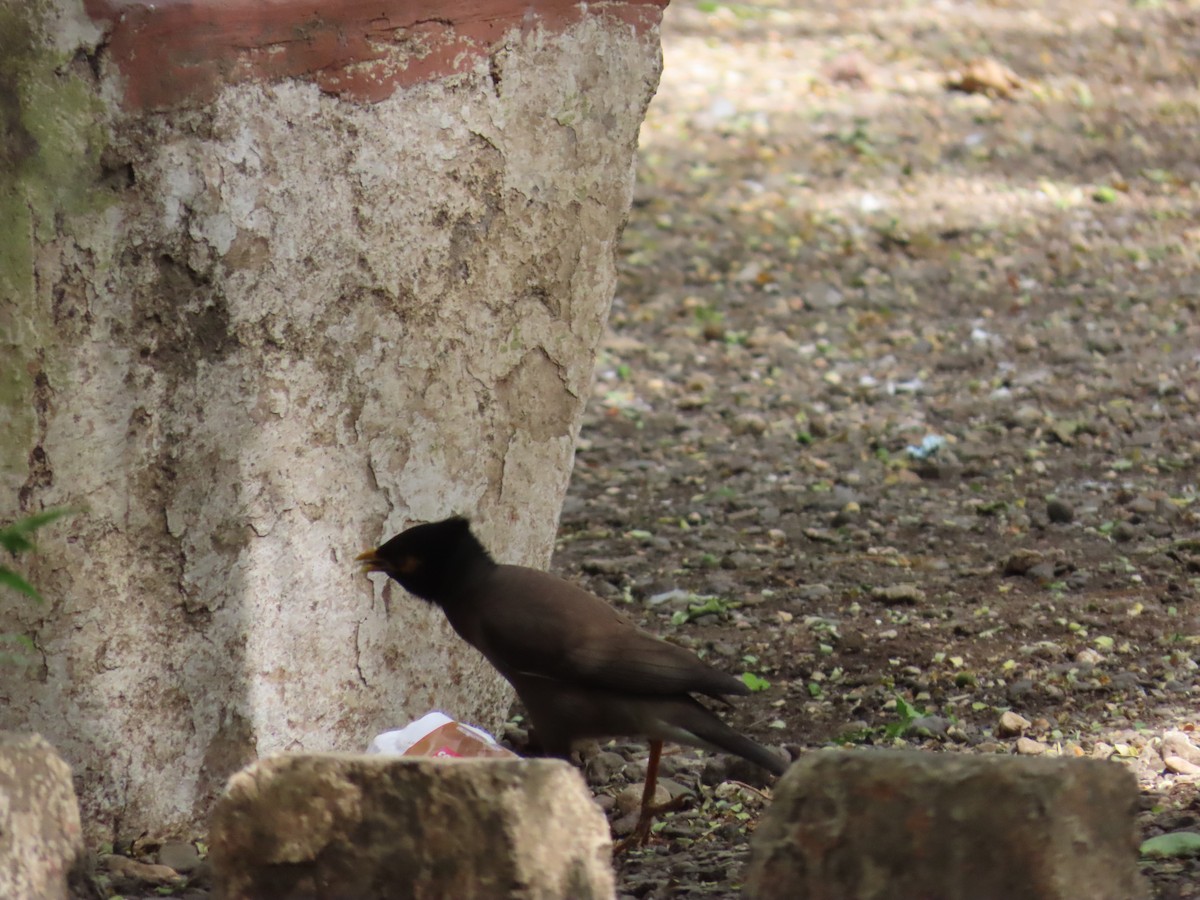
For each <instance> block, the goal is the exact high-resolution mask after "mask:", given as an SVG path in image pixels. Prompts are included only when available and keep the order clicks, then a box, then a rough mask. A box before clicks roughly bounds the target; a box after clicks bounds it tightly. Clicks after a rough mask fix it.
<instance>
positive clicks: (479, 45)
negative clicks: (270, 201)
mask: <svg viewBox="0 0 1200 900" xmlns="http://www.w3.org/2000/svg"><path fill="white" fill-rule="evenodd" d="M666 5H667V0H616V2H602V3H579V2H574V0H533V2H525V3H519V2H517V0H443V2H440V3H430V2H419V0H153V2H151V0H84V6H85V7H86V9H87V11H88V15H90V16H91V17H92V19H93V20H94V21H96V22H98V23H100V24H101V25H102V26H103V27H104V28H105V30H106V32H107V42H106V44H105V50H106V52H107V59H108V60H110V61H111V62H112V63H115V65H116V66H117V68H118V69H119V71H120V73H121V76H122V78H123V79H124V99H125V105H126V106H127V107H129V108H131V109H162V108H169V107H173V106H179V105H186V104H196V103H203V102H205V101H206V100H209V99H211V98H212V97H213V96H214V95H215V94H216V92H217V89H218V88H219V87H220V86H221V85H222V84H231V83H237V82H243V81H265V82H272V81H280V80H284V79H303V80H307V81H311V82H313V83H314V84H316V85H317V86H318V87H320V88H321V90H323V91H326V92H328V93H331V94H337V95H339V96H344V97H347V98H350V99H355V100H359V101H363V102H375V101H378V100H382V99H384V98H385V97H388V96H390V95H391V94H392V93H393V92H394V91H395V90H396V88H398V87H402V86H404V85H410V84H416V83H419V82H422V81H429V80H432V79H436V78H443V77H445V76H447V75H454V74H458V73H462V72H466V71H469V70H470V69H471V67H472V66H474V65H475V63H476V62H477V61H478V60H479V59H481V58H483V57H486V56H487V55H488V54H489V53H490V52H491V50H492V48H493V47H494V46H496V45H497V44H498V43H500V42H501V41H502V40H503V39H504V36H505V35H506V34H507V33H508V32H509V31H511V30H512V29H514V28H520V29H525V30H532V29H535V28H538V27H542V28H545V29H547V30H550V31H561V30H563V29H565V28H567V27H568V26H570V25H572V24H574V23H576V22H578V21H580V20H581V19H582V18H584V17H585V16H598V17H609V18H614V19H617V20H619V21H622V22H625V23H627V24H628V25H630V26H631V27H632V28H634V29H635V30H636V31H638V32H643V31H645V30H646V29H648V28H651V27H653V26H654V25H656V24H657V23H658V22H659V20H660V19H661V17H662V11H663V8H664V7H665V6H666Z"/></svg>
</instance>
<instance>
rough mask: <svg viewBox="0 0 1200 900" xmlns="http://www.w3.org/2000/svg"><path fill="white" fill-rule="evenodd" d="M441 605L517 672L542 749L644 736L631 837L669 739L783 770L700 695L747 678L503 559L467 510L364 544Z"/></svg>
mask: <svg viewBox="0 0 1200 900" xmlns="http://www.w3.org/2000/svg"><path fill="white" fill-rule="evenodd" d="M358 560H359V561H360V562H362V564H363V568H364V570H365V571H367V572H383V573H384V574H386V575H388V576H390V577H391V578H394V579H395V580H396V581H397V582H399V583H400V585H401V587H403V588H404V589H405V590H407V591H408V592H409V593H411V594H415V595H416V596H417V597H420V598H421V599H422V600H426V601H428V602H430V603H434V604H437V605H438V606H440V607H441V608H442V611H443V612H444V613H445V614H446V618H447V619H449V620H450V624H451V625H452V626H453V627H454V630H455V631H457V632H458V633H459V635H460V636H461V637H462V638H463V639H464V640H465V641H467V643H469V644H471V646H473V647H475V649H477V650H479V651H480V652H481V653H482V654H483V655H484V656H485V657H487V659H488V661H489V662H490V663H491V664H492V665H493V666H495V667H496V669H497V670H498V671H499V672H500V674H501V675H503V676H504V677H505V678H506V679H508V681H509V683H510V684H512V686H513V688H514V689H515V690H516V692H517V696H518V697H520V698H521V702H522V703H523V704H524V706H525V709H526V710H527V711H528V713H529V718H530V720H531V722H532V724H533V728H534V731H535V733H536V736H537V739H538V741H539V743H540V744H541V748H542V750H543V752H545V753H546V754H547V755H550V756H557V757H561V758H564V759H565V758H567V757H568V756H569V754H570V752H571V747H572V744H573V743H575V742H576V741H579V740H583V739H586V738H608V737H622V736H623V737H644V738H647V739H649V742H650V761H649V765H648V767H647V770H646V786H645V791H644V793H643V795H642V810H641V814H640V816H639V819H638V824H637V828H636V829H635V831H634V837H633V839H632V842H634V843H640V842H644V841H645V839H646V837H647V836H648V835H649V831H650V824H651V821H652V819H653V814H654V812H655V810H654V809H653V808H652V806H651V803H652V801H653V798H654V791H655V786H656V783H657V777H658V760H659V756H660V754H661V752H662V743H663V741H674V742H676V743H680V744H688V745H691V746H693V747H701V748H703V749H706V750H713V751H720V750H723V751H725V752H727V753H732V754H734V755H736V756H740V757H742V758H743V759H747V760H749V761H750V762H752V763H754V764H755V765H758V766H761V767H762V768H764V769H766V770H767V771H769V772H771V773H773V774H775V775H780V774H782V773H783V771H784V768H785V763H784V760H783V759H781V758H780V757H779V756H777V755H776V754H774V753H772V752H771V751H770V750H768V749H766V748H765V747H763V746H760V745H759V744H756V743H755V742H754V741H752V740H750V739H749V738H748V737H745V736H744V735H742V734H739V733H738V732H736V731H734V730H733V729H732V728H730V727H729V726H728V725H726V724H725V723H724V722H722V721H721V720H720V719H718V718H717V717H716V716H715V715H713V713H711V712H710V711H709V710H708V709H706V708H705V707H704V706H702V705H701V704H700V703H699V702H698V701H697V700H696V699H695V698H694V697H693V695H694V694H703V695H706V696H709V697H714V698H718V699H720V698H722V697H724V696H725V695H727V694H747V693H749V688H748V687H747V686H746V685H745V684H744V683H743V682H742V681H740V680H739V679H737V678H735V677H733V676H732V675H729V674H727V673H725V672H721V671H718V670H717V669H714V668H713V667H712V666H709V665H708V664H707V663H705V662H703V661H701V659H700V658H699V657H698V656H696V654H694V653H692V652H691V651H690V650H686V649H684V648H683V647H680V646H677V645H676V644H670V643H668V642H666V641H664V640H660V639H659V638H656V637H654V636H653V635H651V634H648V633H647V632H645V631H642V630H641V629H640V628H638V627H637V626H635V625H634V624H633V623H632V622H630V621H629V620H628V619H626V618H625V617H624V616H622V615H621V614H620V613H618V612H617V611H616V610H615V609H613V608H612V607H611V606H609V605H608V604H607V603H605V602H604V601H603V600H601V599H600V598H599V597H596V596H594V595H592V594H590V593H588V592H587V591H585V590H583V589H581V588H579V587H576V586H575V585H573V584H571V583H569V582H567V581H564V580H562V579H561V578H558V577H556V576H554V575H550V574H549V573H547V572H540V571H538V570H537V569H530V568H526V567H525V566H510V565H499V564H497V563H496V562H495V561H494V560H493V559H492V557H491V556H490V555H489V554H488V552H487V550H485V549H484V547H483V545H482V544H481V543H480V542H479V541H478V540H477V539H476V537H475V535H474V534H472V533H471V527H470V523H469V522H468V521H467V520H466V519H464V518H460V517H455V518H451V519H446V520H444V521H441V522H432V523H429V524H426V525H416V526H414V527H412V528H409V529H408V530H407V531H403V532H401V533H400V534H398V535H396V536H395V537H394V538H392V539H391V540H390V541H388V542H387V543H386V544H383V545H382V546H381V547H378V548H376V549H375V550H369V551H367V552H366V553H363V554H361V555H360V556H359V557H358Z"/></svg>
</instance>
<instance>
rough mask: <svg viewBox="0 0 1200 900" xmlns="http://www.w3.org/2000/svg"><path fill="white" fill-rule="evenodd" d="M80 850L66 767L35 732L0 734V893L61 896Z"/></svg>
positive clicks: (46, 899)
mask: <svg viewBox="0 0 1200 900" xmlns="http://www.w3.org/2000/svg"><path fill="white" fill-rule="evenodd" d="M82 853H83V832H82V831H81V829H80V826H79V804H78V803H77V802H76V801H75V790H74V788H73V787H72V786H71V768H70V766H68V765H67V764H66V763H65V762H63V761H62V758H61V757H60V756H59V755H58V754H57V753H56V752H55V750H54V748H53V747H51V746H50V744H49V743H48V742H47V741H46V740H45V739H44V738H42V737H41V736H40V735H36V734H16V733H13V732H0V897H6V898H7V897H11V898H14V900H15V898H37V900H58V898H63V900H65V898H66V897H68V896H69V890H70V889H69V885H68V882H69V879H70V876H71V874H72V872H73V871H74V870H75V869H76V866H77V865H78V863H79V861H80V859H81V855H82Z"/></svg>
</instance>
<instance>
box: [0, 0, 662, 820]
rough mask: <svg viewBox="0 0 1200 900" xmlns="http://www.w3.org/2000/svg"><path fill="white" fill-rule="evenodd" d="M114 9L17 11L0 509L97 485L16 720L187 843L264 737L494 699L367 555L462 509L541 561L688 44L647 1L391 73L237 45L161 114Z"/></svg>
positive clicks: (456, 645)
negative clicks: (310, 70) (364, 570)
mask: <svg viewBox="0 0 1200 900" xmlns="http://www.w3.org/2000/svg"><path fill="white" fill-rule="evenodd" d="M123 4H124V5H126V6H132V5H133V4H130V3H128V2H126V0H107V2H100V0H88V4H87V6H88V10H89V11H91V13H92V14H93V15H94V16H96V18H89V16H88V14H87V12H85V10H84V7H83V0H39V2H37V3H25V2H21V0H3V2H0V32H3V33H4V36H3V37H2V38H0V57H4V59H3V60H0V82H2V83H0V93H3V94H6V95H8V96H9V97H10V100H9V101H6V102H5V103H4V104H3V105H0V114H2V115H3V118H4V124H5V125H6V129H5V130H0V135H3V141H4V144H3V145H2V146H0V158H2V159H3V160H4V163H5V164H4V165H3V166H0V170H3V171H0V189H2V190H0V219H2V221H0V246H3V247H4V248H5V249H4V250H0V291H3V295H2V300H3V303H2V305H0V410H2V412H0V416H3V421H4V426H3V429H2V434H0V521H7V520H10V519H11V518H14V517H16V516H17V515H19V514H20V513H21V512H22V511H30V510H36V509H42V508H47V507H52V506H59V505H69V506H73V507H77V508H79V509H80V510H82V512H80V513H79V514H77V515H76V516H74V517H73V518H71V519H68V520H65V521H62V522H59V523H57V524H56V525H55V526H54V527H53V529H52V530H50V531H48V532H47V533H46V534H45V535H44V536H43V538H42V541H41V544H40V552H39V553H38V554H37V556H36V557H35V561H34V562H33V563H32V565H31V567H30V568H29V569H28V570H27V571H26V574H27V575H28V577H29V578H30V579H31V580H32V581H34V582H35V583H36V584H37V585H38V586H39V587H40V588H41V590H42V592H43V593H44V594H45V595H46V597H47V598H48V601H49V602H48V604H47V605H46V606H42V607H39V606H35V605H33V604H31V603H29V602H27V601H25V600H24V599H22V598H17V597H13V596H9V595H7V594H5V595H3V596H0V633H3V632H8V633H20V634H25V635H27V636H29V637H30V638H32V639H33V641H34V642H35V643H36V645H37V648H38V652H37V658H36V659H34V660H33V663H32V665H30V666H29V667H28V669H27V670H26V671H24V672H16V671H14V670H11V669H10V670H7V671H3V672H0V728H18V729H27V730H36V731H39V732H41V733H42V734H43V735H45V736H47V737H48V738H49V739H50V740H51V741H52V742H53V743H54V744H55V745H56V747H57V748H58V749H59V751H60V752H61V753H62V754H63V756H64V757H65V758H66V759H67V760H68V762H70V763H71V765H72V766H73V768H74V771H75V774H76V781H77V788H78V790H79V792H80V800H81V806H82V809H83V814H84V819H85V822H86V823H87V827H88V830H89V834H90V835H91V836H93V838H96V837H99V836H106V837H111V836H119V835H122V834H125V833H127V832H129V831H131V830H132V831H141V830H143V829H149V830H150V831H152V832H156V833H167V832H175V833H188V832H191V831H194V829H195V828H196V827H197V826H198V824H199V823H200V822H201V821H202V818H201V817H202V816H203V815H204V814H205V812H206V811H207V809H208V808H209V807H210V805H211V801H212V799H213V797H214V795H215V793H216V792H217V791H218V790H219V789H220V788H221V787H222V786H223V784H224V780H225V778H226V777H227V776H228V775H229V774H231V773H232V772H233V771H235V770H236V769H237V768H239V767H240V766H241V765H242V764H244V763H246V762H247V761H249V760H251V759H253V758H255V757H257V756H262V755H266V754H268V753H272V752H276V751H286V750H305V751H323V750H333V749H338V750H357V749H361V748H363V747H365V745H366V742H367V741H368V739H369V738H370V736H371V735H372V734H374V733H375V732H377V731H379V730H382V729H384V728H386V727H389V726H395V725H398V724H403V723H404V722H405V721H407V720H408V719H409V718H410V717H413V716H415V715H419V714H421V713H423V712H425V711H426V710H427V709H429V708H433V707H436V708H441V709H444V710H446V711H448V712H450V713H451V714H452V715H456V716H459V717H462V718H464V719H466V720H469V721H474V722H478V723H481V724H483V725H485V726H493V727H494V726H495V725H497V724H498V722H499V721H500V718H501V716H502V714H503V712H504V710H505V709H506V706H507V703H508V700H509V693H508V690H507V687H506V686H505V685H504V684H503V682H502V681H501V680H500V679H499V678H498V677H496V676H495V675H494V674H493V673H492V672H491V671H490V670H489V669H488V667H487V666H486V664H485V663H483V661H482V660H481V659H480V658H479V657H478V656H477V655H476V654H475V653H474V652H473V651H470V650H468V649H466V648H464V646H463V645H462V644H461V643H460V642H459V641H458V640H457V639H456V638H454V637H453V635H452V634H451V633H450V632H449V630H448V628H447V627H446V626H445V624H444V622H443V621H442V616H441V615H440V614H438V613H437V612H436V611H431V610H429V609H426V608H424V607H423V605H422V604H420V603H418V602H416V601H412V600H410V599H409V598H407V597H405V596H403V595H402V594H401V593H400V592H398V591H396V592H394V593H390V594H389V591H390V589H383V590H382V593H381V590H380V589H378V588H375V587H373V586H372V585H371V583H370V582H369V581H368V580H366V579H365V578H363V577H362V576H360V575H359V573H358V572H357V571H356V569H355V566H354V564H353V562H352V560H353V558H354V556H355V554H356V553H357V552H359V551H360V550H362V549H364V548H365V547H367V546H370V545H372V544H373V543H374V542H376V541H378V540H379V539H380V538H382V537H385V536H388V535H390V534H392V533H394V532H395V531H397V530H399V529H401V528H403V527H405V526H406V525H408V524H410V523H412V522H416V521H422V520H432V519H437V518H441V517H444V516H446V515H449V514H451V513H464V514H469V515H471V516H472V517H473V518H474V519H475V520H476V521H477V522H478V525H479V527H478V530H479V532H480V533H481V535H482V536H483V537H484V538H485V540H486V541H487V543H488V544H489V545H490V546H491V547H492V548H493V550H494V551H495V553H496V554H497V555H498V556H499V557H500V558H502V559H505V560H510V561H514V562H523V563H531V564H544V563H545V562H546V561H547V559H548V558H549V554H550V550H551V547H552V542H553V536H554V532H555V527H556V521H557V516H558V512H559V508H560V504H561V501H562V498H563V495H564V492H565V488H566V484H567V479H568V476H569V472H570V466H571V460H572V451H573V442H574V439H575V437H576V433H577V429H578V425H579V420H580V415H581V412H582V406H583V402H584V398H585V396H586V394H587V388H588V385H589V380H590V377H591V370H592V365H593V360H594V353H595V350H596V346H597V343H598V340H599V338H600V335H601V331H602V328H603V323H604V320H605V317H606V315H607V311H608V306H609V303H610V301H611V298H612V294H613V289H614V282H615V275H614V252H615V248H616V242H617V240H618V237H619V233H620V230H621V227H622V225H623V223H624V219H625V216H626V215H627V211H628V208H629V203H630V197H631V190H632V175H633V162H634V153H635V147H636V139H637V130H638V126H639V125H640V122H641V119H642V115H643V113H644V111H645V106H646V104H647V103H648V101H649V98H650V96H651V94H652V93H653V90H654V88H655V86H656V84H657V78H658V73H659V69H660V55H659V49H658V35H657V28H656V22H657V15H658V12H659V11H660V10H659V9H658V7H657V6H656V5H653V4H646V5H645V8H644V10H643V8H642V7H641V6H640V5H639V4H637V3H631V4H613V5H612V6H615V7H621V8H622V9H625V10H628V9H633V10H634V12H635V13H636V14H637V15H634V16H631V15H629V14H625V15H624V18H622V16H619V15H612V14H609V13H605V12H604V11H603V8H602V7H596V8H594V9H590V8H588V7H583V6H580V7H575V6H572V5H571V4H562V3H559V4H556V5H555V7H554V10H555V14H554V16H553V17H551V16H549V14H547V17H546V18H545V19H544V20H543V17H542V16H541V12H540V10H539V4H534V5H533V6H532V7H529V9H530V10H531V12H529V13H526V14H523V15H522V16H521V17H520V18H518V19H515V20H514V21H513V22H512V23H510V25H508V26H505V27H504V28H502V29H499V30H498V35H497V37H496V38H495V39H494V40H493V41H491V42H490V43H488V42H486V41H482V40H481V39H479V38H478V37H474V38H471V40H470V41H466V39H463V40H464V41H466V43H465V44H463V46H468V47H469V49H472V52H474V53H475V56H473V57H472V56H471V55H470V54H469V53H468V54H465V55H463V54H459V55H457V56H453V57H452V58H453V59H454V60H456V63H455V64H456V65H457V66H458V69H457V70H456V71H453V72H451V73H449V74H447V73H446V72H435V73H433V74H432V75H431V76H430V77H428V78H425V79H420V78H414V79H411V81H412V83H408V84H397V85H396V86H395V87H394V89H393V90H390V91H383V92H382V93H383V94H385V95H383V96H373V97H370V98H369V99H366V100H364V99H363V98H362V97H361V96H347V95H346V94H340V93H339V92H338V91H337V90H336V89H332V88H331V87H330V86H329V84H327V83H319V82H318V81H317V80H314V78H310V77H307V76H306V75H305V73H299V74H297V73H292V74H290V75H289V76H288V77H277V76H275V75H270V74H268V75H264V76H263V77H256V75H255V73H254V72H253V71H251V72H250V74H249V75H246V74H245V72H244V71H243V70H242V69H237V68H236V67H233V68H230V69H229V71H233V72H235V73H238V77H237V78H231V79H228V80H226V81H222V82H220V83H218V84H216V85H215V87H213V89H212V90H211V91H210V92H209V93H208V94H207V95H201V96H182V98H181V99H180V98H175V99H174V100H172V98H169V97H168V98H167V99H166V100H165V101H164V100H163V98H162V97H158V98H156V99H155V100H154V101H153V103H151V104H147V103H145V102H142V105H140V106H139V105H138V103H137V102H134V101H132V100H131V99H130V98H131V97H133V98H135V100H136V89H137V87H138V83H137V77H136V76H134V75H131V74H130V72H129V71H126V70H123V69H122V68H121V66H120V65H119V64H118V62H119V60H118V59H117V53H118V51H117V49H116V46H117V45H116V43H115V41H116V40H117V38H116V37H114V35H116V34H117V33H118V32H117V31H115V30H114V29H116V28H117V26H114V25H113V24H112V23H113V21H116V20H115V19H109V20H106V19H105V18H104V13H105V10H107V11H108V13H112V10H113V9H114V8H117V9H119V8H120V7H121V6H122V5H123ZM234 5H236V4H234ZM310 5H311V4H310ZM381 5H382V6H402V5H403V4H398V3H390V2H386V0H385V2H383V3H382V4H381ZM330 6H337V4H330ZM459 7H461V4H460V5H459ZM563 7H565V8H568V9H569V11H570V15H569V16H564V15H562V14H560V13H561V8H563ZM98 8H100V13H97V9H98ZM523 9H524V8H523ZM645 10H649V12H648V13H645ZM139 14H141V15H149V13H147V12H146V11H145V10H141V12H140V13H139ZM637 16H641V17H642V18H641V19H638V21H639V22H641V23H642V26H643V27H633V26H632V25H631V24H630V21H633V20H634V19H636V18H637ZM647 22H648V23H649V24H648V26H647V25H646V24H645V23H647ZM548 26H553V27H548ZM451 39H453V40H457V38H455V37H454V36H453V35H451ZM391 41H392V42H391V43H390V44H385V45H383V46H382V49H380V47H379V46H378V45H372V46H373V50H372V52H375V51H378V53H379V57H378V58H377V59H375V60H374V63H380V61H382V65H383V66H384V68H385V69H387V67H389V66H390V67H391V68H390V69H388V71H394V70H402V69H403V67H404V66H406V65H410V64H411V62H412V60H413V59H414V58H417V59H423V58H427V57H428V54H426V57H421V55H420V53H419V52H418V53H416V54H415V56H414V51H413V44H412V42H411V41H409V40H408V38H407V37H405V35H403V34H400V33H399V30H397V31H396V32H395V33H393V34H392V36H391ZM110 42H112V43H110ZM472 42H473V43H472ZM147 46H148V45H147ZM452 46H453V47H456V46H458V45H457V44H454V45H452ZM260 49H261V48H260ZM256 58H257V57H256ZM448 58H450V57H448ZM464 60H465V61H464ZM351 63H353V61H351ZM246 65H247V66H249V65H250V64H248V63H247V64H246ZM345 70H346V71H347V72H353V71H355V70H354V69H353V68H352V66H351V65H350V64H347V65H346V69H345ZM222 71H225V70H222ZM327 75H328V70H324V71H323V73H322V77H325V76H327ZM11 98H16V100H15V102H14V101H13V100H12V99H11Z"/></svg>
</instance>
